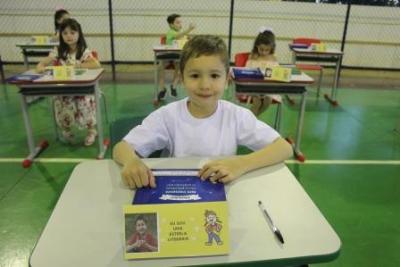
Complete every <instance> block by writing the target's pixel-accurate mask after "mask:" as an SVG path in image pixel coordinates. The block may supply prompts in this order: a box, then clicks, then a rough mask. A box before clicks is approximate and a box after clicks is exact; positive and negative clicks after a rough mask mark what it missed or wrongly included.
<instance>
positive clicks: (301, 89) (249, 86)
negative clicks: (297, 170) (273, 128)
mask: <svg viewBox="0 0 400 267" xmlns="http://www.w3.org/2000/svg"><path fill="white" fill-rule="evenodd" d="M232 80H233V83H234V85H235V92H236V93H240V94H247V95H269V94H289V95H290V94H299V95H301V104H300V110H299V115H298V119H297V130H296V140H295V142H294V144H293V142H292V146H293V151H294V154H295V156H296V158H297V159H298V160H299V161H304V160H305V156H304V154H303V153H302V152H301V150H300V143H301V134H302V131H303V121H304V112H305V107H306V96H307V90H306V87H307V86H308V85H310V84H312V83H313V82H314V80H313V78H311V77H310V76H308V75H307V74H305V73H304V72H302V73H300V74H292V78H291V81H290V82H277V81H271V80H267V79H264V80H260V79H248V78H246V79H243V78H241V79H238V78H235V77H232ZM288 140H289V141H290V139H288Z"/></svg>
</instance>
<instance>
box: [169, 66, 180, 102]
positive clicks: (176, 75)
mask: <svg viewBox="0 0 400 267" xmlns="http://www.w3.org/2000/svg"><path fill="white" fill-rule="evenodd" d="M177 65H178V64H175V69H174V78H173V80H172V84H171V95H172V96H174V97H177V96H178V93H177V91H176V87H177V86H178V83H179V80H180V75H179V70H178V66H177Z"/></svg>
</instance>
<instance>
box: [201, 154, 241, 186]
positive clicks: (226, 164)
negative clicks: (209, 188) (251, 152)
mask: <svg viewBox="0 0 400 267" xmlns="http://www.w3.org/2000/svg"><path fill="white" fill-rule="evenodd" d="M243 165H244V164H243V162H242V161H241V159H240V157H238V156H236V157H233V158H227V159H221V160H213V161H210V162H208V163H207V164H205V165H204V166H203V167H202V168H201V169H200V171H199V176H200V178H201V179H202V180H203V181H204V180H206V179H210V181H211V182H222V183H224V184H226V183H228V182H230V181H232V180H235V179H236V178H239V177H240V176H241V175H242V174H244V173H245V172H246V168H245V167H244V166H243Z"/></svg>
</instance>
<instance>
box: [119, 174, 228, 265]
mask: <svg viewBox="0 0 400 267" xmlns="http://www.w3.org/2000/svg"><path fill="white" fill-rule="evenodd" d="M197 172H198V170H168V171H165V170H163V171H161V172H157V171H153V173H154V174H155V177H156V184H157V187H156V188H154V189H150V188H141V189H139V190H137V192H136V194H135V197H134V199H133V205H126V206H124V215H125V259H141V258H163V257H189V256H207V255H223V254H228V253H229V227H228V205H227V202H226V196H225V189H224V185H223V184H220V183H216V184H214V183H211V182H210V181H208V180H207V181H201V179H200V178H199V177H198V176H197ZM144 228H146V230H144ZM141 231H142V232H141Z"/></svg>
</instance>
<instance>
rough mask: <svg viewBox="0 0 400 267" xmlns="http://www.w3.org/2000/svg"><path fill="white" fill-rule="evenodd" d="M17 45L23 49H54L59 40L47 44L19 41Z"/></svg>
mask: <svg viewBox="0 0 400 267" xmlns="http://www.w3.org/2000/svg"><path fill="white" fill-rule="evenodd" d="M16 46H18V47H20V48H21V49H26V48H31V49H53V48H54V47H55V46H58V42H54V43H53V42H50V43H47V44H36V43H19V44H16Z"/></svg>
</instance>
